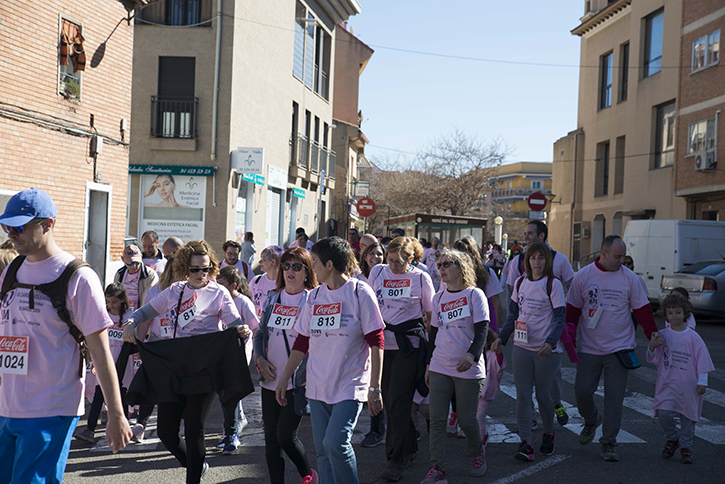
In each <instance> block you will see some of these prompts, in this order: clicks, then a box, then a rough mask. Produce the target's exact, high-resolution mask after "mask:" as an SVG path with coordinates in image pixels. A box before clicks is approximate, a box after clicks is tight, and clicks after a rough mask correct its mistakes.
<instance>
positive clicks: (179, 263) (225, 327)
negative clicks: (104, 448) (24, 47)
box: [0, 189, 714, 484]
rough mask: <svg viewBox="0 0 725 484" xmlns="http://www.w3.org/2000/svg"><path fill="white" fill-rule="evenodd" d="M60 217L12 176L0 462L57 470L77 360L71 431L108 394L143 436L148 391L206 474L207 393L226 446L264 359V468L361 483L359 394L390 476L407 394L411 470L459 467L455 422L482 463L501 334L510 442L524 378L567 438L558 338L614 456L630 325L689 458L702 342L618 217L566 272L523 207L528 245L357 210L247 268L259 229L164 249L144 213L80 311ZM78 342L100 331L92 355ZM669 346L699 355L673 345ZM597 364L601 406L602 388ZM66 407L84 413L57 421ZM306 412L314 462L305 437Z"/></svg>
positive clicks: (198, 475)
mask: <svg viewBox="0 0 725 484" xmlns="http://www.w3.org/2000/svg"><path fill="white" fill-rule="evenodd" d="M56 216H57V210H55V205H54V204H53V202H52V200H51V199H50V197H48V196H47V194H45V193H44V192H40V191H38V190H34V189H31V190H26V191H24V192H21V193H20V194H18V195H16V196H15V197H13V198H12V199H11V200H10V202H9V203H8V206H7V208H6V211H5V213H4V214H3V215H2V216H0V223H2V228H3V229H4V231H5V232H6V233H7V234H8V237H9V240H10V241H11V242H12V244H13V247H14V249H15V250H17V253H15V254H13V253H11V252H9V251H10V250H12V249H4V250H5V251H4V252H1V253H0V264H2V267H1V268H2V269H3V272H2V278H0V282H1V283H2V298H3V313H2V320H1V321H0V323H1V325H0V338H2V345H0V351H6V352H7V351H10V350H8V349H7V348H11V350H12V351H15V352H16V356H17V357H23V358H25V360H23V362H24V363H23V368H17V365H16V367H15V368H7V365H4V366H3V365H2V364H0V367H1V368H0V376H2V382H1V383H0V482H60V480H62V475H63V471H64V468H65V463H66V460H67V457H68V450H69V445H70V438H71V436H72V435H74V434H73V432H74V429H75V427H76V424H77V422H78V418H79V416H80V415H82V414H83V411H84V408H83V407H84V406H83V403H82V399H81V395H82V393H83V382H84V379H85V380H87V381H86V385H87V386H88V387H89V389H87V390H86V392H85V394H86V396H88V397H89V398H90V399H91V401H92V404H91V407H90V412H89V415H88V424H87V426H86V427H85V428H82V429H77V430H75V437H76V438H77V439H79V440H83V441H86V442H95V438H96V437H95V430H96V427H97V425H98V421H99V418H102V417H101V416H102V413H103V412H102V409H103V407H104V405H105V407H106V408H107V412H106V415H108V424H107V428H106V432H107V436H108V441H109V445H111V446H112V447H113V449H114V451H117V450H119V449H120V448H123V447H124V446H125V445H126V444H127V443H128V442H129V441H130V440H133V441H135V442H140V441H142V440H143V438H144V433H145V428H146V425H147V424H148V418H149V416H150V415H151V414H152V412H153V410H154V408H155V407H156V408H157V409H158V410H157V411H158V427H157V428H158V436H159V438H160V440H161V442H162V443H163V446H164V447H165V448H166V449H167V450H168V451H169V452H171V454H172V455H173V456H174V457H175V458H176V459H177V460H178V462H179V464H180V465H181V466H182V467H184V468H186V482H187V483H198V482H200V480H201V479H202V478H203V477H204V475H205V474H206V472H207V470H208V468H209V465H208V463H207V462H206V459H205V455H206V441H205V421H206V419H207V416H208V414H209V411H210V408H211V406H212V404H213V403H214V402H215V401H216V400H218V401H219V402H220V403H219V404H220V405H221V408H222V412H223V416H224V436H223V439H222V441H221V442H220V443H219V448H220V449H221V450H222V452H223V453H224V454H233V453H235V452H236V451H237V450H238V448H239V446H240V437H239V436H240V434H241V433H242V431H243V429H244V427H245V426H246V425H247V423H248V418H247V416H246V415H245V413H244V408H243V406H242V399H243V398H244V397H247V396H249V395H251V394H253V393H254V383H253V380H252V378H251V375H252V373H254V374H255V375H258V379H259V386H260V387H261V408H262V422H263V426H264V438H265V458H266V463H267V467H268V473H269V480H270V481H271V482H272V483H283V482H284V477H285V462H286V460H285V457H284V456H285V455H287V457H288V458H289V460H290V461H291V462H292V464H293V465H294V467H295V469H296V471H297V473H298V474H299V477H300V479H301V482H303V483H306V484H309V483H317V482H321V483H324V484H328V483H329V484H331V483H338V484H342V483H344V484H348V483H356V482H358V466H357V461H356V456H355V450H354V448H353V446H352V443H351V437H352V434H353V429H354V428H355V426H356V425H357V421H358V418H359V416H360V413H361V412H362V411H363V409H364V408H365V406H367V411H368V412H369V413H370V415H371V417H372V418H371V428H370V432H369V433H368V434H367V435H366V437H365V439H364V441H363V446H366V447H371V446H375V445H378V444H381V443H383V441H384V444H385V455H386V460H387V465H386V466H381V470H382V476H381V477H382V479H383V480H386V481H390V482H397V481H399V480H400V479H401V478H402V476H403V474H404V472H405V469H406V468H407V467H408V466H409V465H410V463H411V462H413V461H414V459H415V458H416V456H417V453H418V450H419V449H418V445H419V444H418V439H419V435H420V430H419V429H418V428H417V425H416V423H417V422H416V421H417V415H416V413H417V412H420V413H421V414H422V415H423V416H424V418H425V420H426V422H427V427H428V434H429V446H430V447H429V450H430V452H429V455H430V461H429V463H428V465H429V470H428V472H427V474H426V475H425V476H422V477H423V479H422V481H421V484H435V483H439V484H445V483H447V482H448V481H447V477H446V473H447V472H449V469H450V466H449V465H448V463H447V462H448V461H447V458H446V447H447V434H448V435H456V436H458V437H461V438H464V439H466V448H467V452H468V455H469V457H470V462H471V464H470V474H471V475H472V476H474V477H478V476H482V475H483V474H484V473H485V472H486V465H487V464H486V446H487V443H488V437H489V434H488V431H487V430H486V418H487V414H488V411H489V408H490V405H491V403H492V402H493V401H494V399H495V398H496V397H497V395H498V394H499V393H500V382H501V378H502V375H503V370H504V368H506V366H507V362H506V359H505V358H504V355H503V352H502V347H503V346H504V345H506V344H507V343H508V342H509V341H512V342H513V348H512V352H511V359H512V361H510V362H508V364H510V365H511V366H512V367H513V376H514V383H515V387H516V419H517V423H518V433H519V436H520V439H521V442H520V444H519V445H518V448H517V449H516V451H515V452H514V454H513V457H514V458H515V459H518V460H522V461H525V462H531V461H533V460H534V459H535V455H536V452H535V450H534V447H533V444H534V437H533V435H532V433H533V430H535V429H536V428H537V427H538V422H537V421H536V419H535V417H534V413H533V408H534V403H533V402H534V398H535V399H536V401H537V402H538V409H539V414H540V416H541V424H542V430H543V432H542V435H541V440H540V446H539V453H540V454H541V455H551V454H553V453H554V452H555V447H556V446H555V441H556V439H555V429H554V421H555V420H556V421H558V422H559V424H561V425H565V424H566V423H567V422H568V419H569V416H568V414H567V413H566V409H565V408H564V407H563V405H562V403H561V360H562V357H563V355H564V353H566V355H567V357H568V358H569V359H570V360H571V361H572V362H575V363H576V364H577V374H576V383H575V394H576V402H577V406H578V409H579V413H580V414H581V416H582V418H583V419H584V426H583V429H582V430H581V433H580V435H579V442H580V443H581V444H583V445H585V444H589V443H590V442H591V441H592V440H593V439H594V436H595V432H596V429H597V428H598V427H599V426H600V425H601V426H602V436H601V438H600V439H599V443H600V445H601V457H602V458H603V459H604V460H607V461H617V460H618V459H619V457H618V454H617V452H616V442H617V440H616V438H617V434H618V432H619V428H620V424H621V414H622V405H623V399H624V392H625V388H626V383H627V376H628V372H629V370H631V369H634V368H637V367H638V366H639V364H640V363H639V361H638V360H637V358H636V355H635V354H634V349H635V347H636V344H635V331H636V327H637V326H641V328H642V330H643V331H644V334H645V335H646V336H647V338H648V340H649V344H648V348H647V354H646V355H647V356H646V358H647V361H649V362H651V363H653V364H654V365H656V366H657V369H658V378H657V382H656V390H655V398H654V405H653V407H654V408H653V410H654V412H655V413H656V415H657V416H658V417H659V422H660V424H661V426H662V429H663V432H664V434H665V445H664V450H663V451H662V455H663V457H665V458H669V457H672V456H673V455H674V454H675V453H676V451H677V450H678V449H679V450H680V456H681V459H682V461H683V462H685V463H693V462H694V460H693V456H692V447H693V441H694V433H695V424H696V422H697V421H698V420H699V419H700V413H701V409H702V402H703V398H702V395H703V394H704V393H705V391H706V387H707V374H708V372H710V371H712V370H713V369H714V368H713V366H712V361H711V359H710V357H709V354H708V352H707V348H706V346H705V344H704V343H703V341H702V338H700V337H699V336H698V334H697V333H696V332H695V331H694V328H695V321H694V318H693V317H692V307H691V305H690V303H689V301H688V299H687V292H686V291H684V290H681V289H680V288H678V290H677V291H673V294H672V295H670V296H668V297H667V298H666V299H665V301H664V304H663V305H662V306H663V308H662V311H663V314H664V316H665V321H666V323H667V327H666V328H664V329H661V330H659V331H658V329H657V327H656V325H655V322H654V317H653V313H652V309H651V307H650V304H649V302H648V299H647V294H646V290H645V288H644V285H643V283H642V281H641V280H640V278H639V276H637V275H636V274H635V273H633V272H632V271H631V270H630V269H629V268H627V266H626V265H623V264H624V263H625V259H626V254H625V252H626V247H625V244H624V243H623V241H622V240H621V239H620V238H619V237H617V236H609V237H606V238H605V239H604V242H603V243H602V247H601V255H600V257H599V258H598V259H597V260H596V261H595V262H594V263H593V264H590V265H588V266H586V267H584V268H583V269H582V270H580V271H579V272H577V273H576V274H575V273H574V272H573V271H572V269H571V265H570V264H569V261H568V260H567V258H566V257H565V256H564V255H563V254H561V253H558V252H556V251H555V250H553V249H552V248H551V247H550V246H549V245H548V244H547V242H546V239H547V236H548V229H547V227H546V225H545V224H543V223H541V222H538V221H534V222H531V223H530V224H529V225H528V226H527V228H526V232H525V243H526V248H525V249H524V247H523V246H520V245H518V244H515V245H514V246H513V247H512V250H511V254H510V255H509V254H507V253H506V252H505V251H504V250H503V249H502V248H501V247H491V248H490V250H489V251H485V249H482V248H480V247H479V246H478V245H477V243H476V241H475V240H474V239H473V238H472V237H470V236H466V237H463V238H461V239H459V240H455V241H451V243H449V244H447V245H445V244H443V243H441V241H440V240H438V238H434V239H433V240H432V241H431V242H430V243H427V242H426V241H420V240H418V239H416V238H413V237H406V236H405V234H404V232H402V230H401V231H399V232H396V234H395V235H396V236H395V237H394V238H388V239H387V240H378V238H377V237H375V236H372V235H370V234H365V235H363V236H362V237H360V236H359V234H358V232H357V230H354V229H351V230H350V232H349V234H348V240H343V239H341V238H339V237H328V238H323V239H321V240H319V241H318V242H316V243H312V242H311V241H310V240H309V237H308V236H307V235H306V234H305V232H304V230H301V232H300V231H298V233H297V238H296V240H295V243H294V244H292V245H291V246H290V247H289V248H288V249H286V250H283V249H282V248H280V247H277V246H269V247H266V248H264V249H263V250H262V251H261V253H260V258H259V265H260V267H261V269H262V271H263V272H262V273H260V274H258V275H255V274H254V273H253V272H252V265H253V259H254V254H255V253H256V247H255V245H254V239H253V235H252V234H251V233H248V234H246V235H245V241H244V243H239V242H235V241H227V242H226V243H225V244H224V245H223V247H221V249H222V252H223V254H224V257H223V259H222V260H218V259H217V258H216V255H215V251H214V250H213V248H212V247H211V246H210V245H209V244H208V243H207V242H206V241H204V240H195V241H189V242H186V243H183V242H182V241H181V240H179V239H177V238H170V239H168V240H167V241H165V242H164V244H163V246H162V247H161V249H159V243H160V241H159V238H158V235H157V234H156V233H154V232H147V233H145V234H143V236H142V244H141V247H138V246H137V245H128V246H126V247H125V248H124V250H123V254H122V260H123V262H124V266H123V267H122V268H121V269H120V270H119V271H118V273H117V274H116V277H115V282H114V283H113V284H110V285H109V286H108V287H107V288H106V289H105V298H104V292H103V290H102V288H101V287H100V284H99V282H98V278H97V277H95V276H94V274H93V273H92V272H91V271H90V269H89V268H87V267H81V268H80V269H79V268H77V267H74V269H75V270H76V271H78V272H77V273H71V274H70V275H69V276H68V277H67V278H66V279H65V280H64V284H65V287H63V288H62V290H64V291H66V293H67V295H65V296H66V298H65V299H66V300H67V305H68V310H69V311H67V312H69V313H70V318H69V321H71V322H70V323H69V322H68V321H66V320H65V319H64V318H63V316H62V315H61V313H60V310H59V309H58V308H57V307H56V306H55V305H51V304H47V301H48V298H47V297H45V296H43V297H39V293H40V292H42V291H43V290H44V289H39V292H37V293H36V292H35V288H36V287H38V288H41V287H45V290H47V286H49V285H51V286H52V285H53V284H55V282H51V281H54V280H55V279H56V278H58V275H61V273H62V274H65V273H66V272H68V271H66V270H65V268H66V267H67V266H68V267H70V266H73V264H72V263H71V261H72V259H73V258H72V256H70V255H69V254H67V253H66V252H62V251H61V250H60V249H59V248H58V247H57V245H56V244H55V242H54V239H53V235H52V229H53V226H54V225H55V218H56ZM401 232H402V233H401ZM422 242H423V243H422ZM18 253H19V254H20V256H21V257H17V258H16V257H15V256H17V255H18ZM630 260H631V259H630ZM11 261H12V262H11ZM16 261H17V262H16ZM6 265H7V268H6V267H5V266H6ZM94 277H95V279H94ZM58 279H59V280H63V276H62V275H61V277H59V278H58ZM53 290H56V289H53ZM15 291H20V292H18V293H15ZM43 294H45V293H43ZM16 296H18V297H16ZM51 296H52V294H51ZM44 297H45V299H44ZM32 298H34V299H35V301H36V302H35V303H33V302H32V301H31V299H32ZM53 300H54V299H52V298H51V299H50V301H53ZM104 300H105V310H103V302H104ZM21 301H22V302H21ZM33 304H35V306H36V307H38V308H39V310H40V311H41V312H42V314H43V317H45V318H47V319H48V321H51V322H52V323H53V326H52V331H51V333H49V334H46V335H44V336H43V335H42V333H39V332H38V330H36V329H34V326H33V325H32V324H26V325H16V324H15V322H16V320H17V318H22V319H23V320H24V321H29V319H28V318H29V314H30V313H29V312H30V311H31V310H33V311H37V309H35V308H34V306H33ZM63 309H65V306H64V307H63ZM56 311H57V314H56ZM33 317H34V316H33ZM89 317H94V318H95V319H93V322H92V323H91V322H89V320H88V318H89ZM13 318H15V319H13ZM58 318H60V319H58ZM10 321H12V324H9V322H10ZM73 323H75V325H74V324H73ZM73 328H75V331H74V329H73ZM69 331H70V333H71V334H70V335H68V334H66V333H67V332H69ZM77 334H80V338H79V337H77V336H76V335H77ZM83 336H85V340H84V338H83ZM8 338H12V339H13V340H12V342H10V343H9V342H6V341H9V340H8ZM54 338H56V339H58V340H61V341H63V342H64V343H65V344H66V346H67V348H66V350H63V349H62V348H61V349H56V350H50V348H52V347H56V348H58V345H57V342H56V343H52V341H53V339H54ZM577 339H579V340H580V344H579V346H578V349H577ZM76 342H78V344H76ZM8 345H10V346H8ZM23 345H26V346H27V345H29V351H28V349H25V350H23V349H22V348H23V347H24V346H23ZM78 345H80V346H78ZM77 347H80V348H81V349H82V350H83V349H84V348H86V347H87V348H88V349H89V350H90V355H91V360H92V362H91V363H90V364H89V367H88V368H89V369H90V370H91V371H90V373H89V374H88V375H84V368H83V367H84V364H83V361H84V360H83V358H82V356H81V355H82V353H83V352H82V351H81V352H78V351H77V349H76V348H77ZM12 348H20V349H15V350H13V349H12ZM23 351H25V352H23ZM673 352H676V353H677V354H678V355H687V357H684V356H680V357H679V360H678V365H672V364H671V361H670V358H671V354H672V353H673ZM3 361H5V360H3ZM114 362H115V371H114ZM40 365H43V366H42V367H41V366H40ZM47 368H52V369H56V370H54V371H59V372H62V374H60V373H59V374H55V373H53V371H50V372H48V371H45V370H47ZM43 372H45V373H46V374H42V373H43ZM602 376H603V377H604V406H603V409H600V408H599V407H598V406H597V405H596V404H595V401H594V398H593V397H594V393H595V392H596V391H597V386H598V383H599V380H600V377H602ZM96 382H97V385H96ZM249 398H260V397H256V396H249ZM129 408H132V409H133V412H134V414H133V415H129V413H128V411H129ZM58 412H60V413H58ZM58 415H62V416H65V415H71V416H72V417H67V419H65V420H63V421H62V422H60V423H53V424H52V425H51V424H50V423H49V422H48V421H47V419H48V418H50V417H56V416H58ZM305 416H309V418H310V419H311V428H312V435H313V441H314V448H315V449H314V450H315V452H316V455H317V460H316V463H314V462H311V459H310V458H309V457H308V453H307V450H306V449H305V446H304V445H303V443H302V441H301V440H300V439H299V437H298V429H299V426H300V423H301V421H302V419H303V418H304V417H305ZM677 417H679V421H680V427H679V429H678V426H677V424H676V420H675V419H676V418H677ZM129 420H132V421H133V422H134V425H133V427H131V426H130V425H129ZM38 432H40V433H43V432H45V433H46V434H47V436H48V437H49V439H51V440H52V441H53V442H54V445H53V446H50V448H47V446H46V448H44V447H43V445H42V443H41V441H40V440H38V438H37V437H33V436H32V434H33V433H38ZM537 442H538V441H537ZM38 462H41V463H38ZM383 467H384V470H383V469H382V468H383Z"/></svg>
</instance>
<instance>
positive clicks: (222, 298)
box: [149, 281, 240, 338]
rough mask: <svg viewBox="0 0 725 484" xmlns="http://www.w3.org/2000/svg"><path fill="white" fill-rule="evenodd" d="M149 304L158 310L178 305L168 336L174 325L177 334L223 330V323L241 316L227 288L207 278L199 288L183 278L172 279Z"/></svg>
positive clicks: (159, 311) (172, 309)
mask: <svg viewBox="0 0 725 484" xmlns="http://www.w3.org/2000/svg"><path fill="white" fill-rule="evenodd" d="M182 291H183V296H182V297H181V304H180V305H179V296H181V294H182ZM149 304H151V307H153V308H154V310H155V311H156V312H158V313H159V314H165V313H167V312H169V311H174V312H175V311H176V308H177V307H178V308H179V314H178V317H177V316H176V315H175V314H174V320H173V321H170V323H171V325H172V326H171V336H172V337H173V335H174V325H175V326H176V337H177V338H183V337H185V336H198V335H200V334H206V333H213V332H215V331H222V330H223V329H224V326H223V325H230V324H231V323H233V322H234V321H236V320H237V319H239V318H240V316H239V311H237V307H236V305H235V304H234V301H233V300H232V297H231V296H230V295H229V291H227V290H226V289H225V288H223V287H222V286H220V285H219V284H217V283H216V282H214V281H209V283H208V284H207V285H206V286H204V287H202V288H201V289H195V288H193V287H191V286H190V285H188V283H187V282H185V281H183V282H175V283H173V284H172V285H170V286H169V287H167V288H166V289H165V290H163V291H161V293H160V294H159V295H158V296H156V297H155V298H153V299H152V300H151V301H150V302H149ZM177 321H178V324H177V323H176V322H177Z"/></svg>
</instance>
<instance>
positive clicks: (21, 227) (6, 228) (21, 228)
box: [0, 218, 45, 234]
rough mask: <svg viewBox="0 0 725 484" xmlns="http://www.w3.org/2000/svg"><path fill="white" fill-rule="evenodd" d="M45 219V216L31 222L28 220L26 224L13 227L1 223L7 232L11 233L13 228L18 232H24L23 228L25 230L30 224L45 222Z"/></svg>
mask: <svg viewBox="0 0 725 484" xmlns="http://www.w3.org/2000/svg"><path fill="white" fill-rule="evenodd" d="M43 220H45V219H44V218H36V219H33V220H31V221H30V222H28V223H26V224H24V225H20V226H19V227H12V226H10V225H5V224H0V225H2V228H3V231H5V233H6V234H9V233H10V231H11V230H14V231H15V232H16V233H18V234H22V233H23V230H25V229H26V228H27V227H28V226H29V225H32V224H39V223H41V222H43Z"/></svg>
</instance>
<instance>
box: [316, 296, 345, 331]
mask: <svg viewBox="0 0 725 484" xmlns="http://www.w3.org/2000/svg"><path fill="white" fill-rule="evenodd" d="M341 313H342V303H339V302H338V303H331V304H315V305H314V306H313V307H312V321H310V330H313V329H317V330H321V331H332V330H334V329H340V319H341V318H340V315H341Z"/></svg>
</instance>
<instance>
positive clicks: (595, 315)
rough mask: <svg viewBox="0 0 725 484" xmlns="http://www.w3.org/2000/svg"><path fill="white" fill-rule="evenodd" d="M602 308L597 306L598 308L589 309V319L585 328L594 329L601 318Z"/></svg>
mask: <svg viewBox="0 0 725 484" xmlns="http://www.w3.org/2000/svg"><path fill="white" fill-rule="evenodd" d="M603 311H604V308H603V307H602V306H599V307H598V308H589V319H588V320H587V328H589V329H594V328H596V327H597V323H599V318H601V317H602V312H603Z"/></svg>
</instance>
